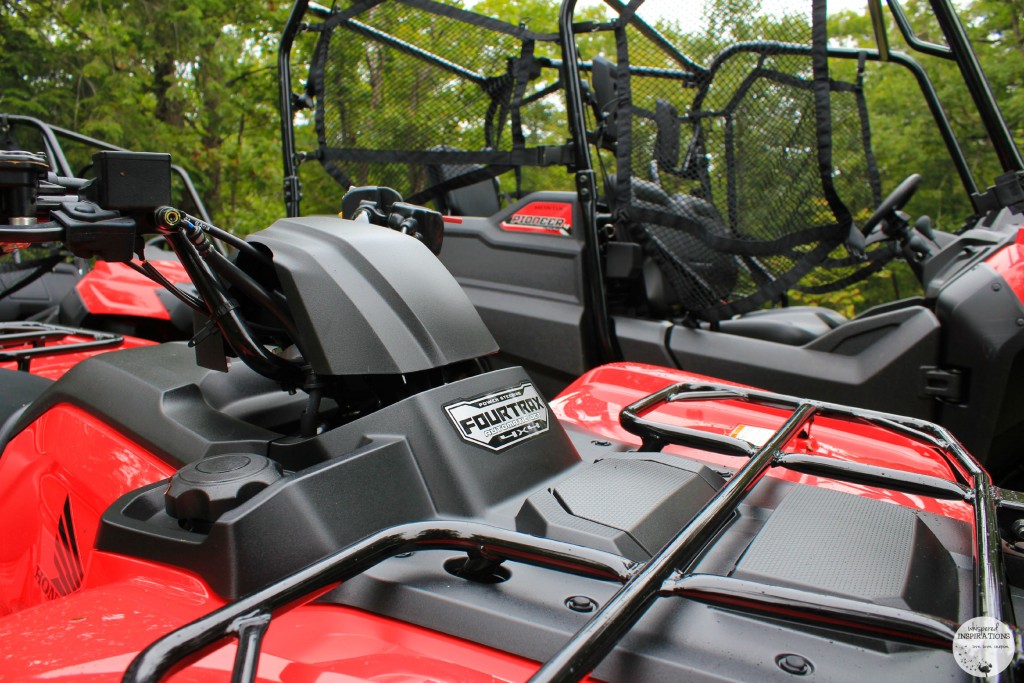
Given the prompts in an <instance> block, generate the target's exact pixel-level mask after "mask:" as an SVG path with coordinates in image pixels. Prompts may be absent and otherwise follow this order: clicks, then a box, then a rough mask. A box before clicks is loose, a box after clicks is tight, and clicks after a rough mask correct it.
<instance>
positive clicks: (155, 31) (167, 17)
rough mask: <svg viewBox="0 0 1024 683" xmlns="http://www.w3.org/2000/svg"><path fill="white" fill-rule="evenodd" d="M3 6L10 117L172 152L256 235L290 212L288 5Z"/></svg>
mask: <svg viewBox="0 0 1024 683" xmlns="http://www.w3.org/2000/svg"><path fill="white" fill-rule="evenodd" d="M3 9H4V11H3V12H2V14H0V44H2V47H3V48H4V49H3V57H2V58H0V78H2V79H3V80H2V82H0V110H2V111H8V112H11V113H18V114H29V115H34V116H38V117H40V118H42V119H43V120H45V121H47V122H50V123H53V124H56V125H60V126H63V127H67V128H70V129H73V130H77V131H80V132H82V133H85V134H87V135H92V136H94V137H98V138H100V139H103V140H106V141H108V142H111V143H113V144H117V145H121V146H124V147H128V148H131V149H139V150H148V151H165V152H170V153H171V154H172V156H173V158H174V161H175V162H176V163H179V164H181V165H182V166H184V167H185V168H186V169H187V170H189V171H190V172H191V174H192V175H193V176H194V180H195V181H196V184H197V186H198V189H199V191H200V194H201V195H202V197H203V198H204V201H205V202H206V203H207V205H208V208H210V210H211V211H212V213H213V217H214V220H215V221H217V222H218V223H221V224H223V225H224V226H225V227H230V228H233V229H236V230H239V231H241V232H247V231H249V230H251V229H254V228H258V227H263V226H264V225H266V224H267V223H268V222H269V221H270V220H271V219H272V218H274V217H276V216H278V215H280V213H281V209H280V206H281V203H280V187H281V186H280V180H279V178H280V172H279V171H278V170H277V169H279V168H280V163H279V161H278V159H279V151H278V150H279V146H278V143H277V139H278V135H277V114H276V110H277V107H276V79H275V76H276V73H275V56H276V54H275V51H276V43H277V37H278V35H279V32H280V26H281V25H282V24H283V22H284V19H285V17H286V12H287V7H286V6H279V5H278V4H276V3H264V4H258V3H249V4H239V3H235V2H230V1H228V0H201V1H192V2H188V1H184V0H148V1H147V2H142V3H140V2H127V1H121V2H117V1H115V2H111V1H109V0H107V1H102V2H101V1H99V0H25V1H20V2H16V3H11V4H8V3H5V4H4V6H3ZM270 169H273V170H272V171H271V170H270Z"/></svg>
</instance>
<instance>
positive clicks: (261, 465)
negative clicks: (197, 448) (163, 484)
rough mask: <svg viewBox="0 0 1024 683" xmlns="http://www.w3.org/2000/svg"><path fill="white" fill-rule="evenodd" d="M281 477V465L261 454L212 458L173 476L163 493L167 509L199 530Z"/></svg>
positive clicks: (199, 461)
mask: <svg viewBox="0 0 1024 683" xmlns="http://www.w3.org/2000/svg"><path fill="white" fill-rule="evenodd" d="M281 476H282V474H281V465H280V464H279V463H276V462H274V461H273V460H271V459H270V458H267V457H265V456H262V455H257V454H255V453H225V454H222V455H213V456H210V457H208V458H203V459H202V460H197V461H196V462H193V463H190V464H188V465H186V466H185V467H182V468H181V469H180V470H178V471H177V472H175V473H174V476H173V477H171V483H170V484H168V486H167V490H166V491H164V507H165V508H166V510H167V514H169V515H170V516H172V517H174V518H175V519H177V520H179V521H180V522H182V524H183V525H186V526H187V527H189V528H194V530H196V531H199V530H202V528H203V527H205V526H208V525H209V524H211V523H212V522H214V521H215V520H216V519H217V518H218V517H220V516H221V515H222V514H224V513H225V512H227V511H228V510H231V509H233V508H235V507H238V506H239V505H241V504H242V503H244V502H245V501H247V500H249V499H250V498H252V497H253V496H255V495H256V494H257V493H259V492H260V491H262V490H263V489H265V488H266V487H268V486H270V485H271V484H273V483H274V482H275V481H277V480H278V479H280V478H281Z"/></svg>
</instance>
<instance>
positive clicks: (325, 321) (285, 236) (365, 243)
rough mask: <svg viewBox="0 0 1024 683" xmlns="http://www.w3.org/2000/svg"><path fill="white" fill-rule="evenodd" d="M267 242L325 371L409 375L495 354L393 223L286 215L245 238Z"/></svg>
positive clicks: (431, 265)
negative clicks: (395, 228)
mask: <svg viewBox="0 0 1024 683" xmlns="http://www.w3.org/2000/svg"><path fill="white" fill-rule="evenodd" d="M249 240H250V241H251V242H254V243H256V244H259V245H263V246H265V247H267V248H268V249H269V250H270V251H271V252H272V253H273V255H274V264H275V266H276V268H277V274H278V277H279V278H280V281H281V285H282V287H283V288H284V292H285V295H286V296H287V298H288V301H289V302H292V303H291V311H292V315H293V316H294V318H295V323H296V326H297V327H298V330H299V335H300V337H301V344H300V346H301V348H302V349H303V351H304V352H305V356H306V360H307V361H308V362H309V363H310V364H311V365H312V367H313V370H314V372H316V373H317V374H321V375H388V374H405V373H411V372H417V371H420V370H428V369H431V368H438V367H444V366H446V365H451V364H453V363H457V362H459V361H464V360H469V359H473V358H479V357H481V356H485V355H488V354H491V353H494V352H496V351H497V350H498V345H497V343H496V342H495V341H494V338H493V337H491V335H490V333H489V332H488V331H487V328H486V327H484V324H483V323H482V322H481V320H480V316H479V315H478V314H477V312H476V311H475V310H474V309H473V306H472V305H471V304H470V302H469V300H468V299H467V298H466V295H465V294H464V293H463V292H462V291H461V290H460V289H459V286H458V284H456V282H455V281H454V280H453V279H452V277H451V275H449V274H448V272H447V271H445V269H444V267H443V266H442V265H441V264H440V263H439V262H438V260H437V258H436V257H435V256H434V255H433V254H432V253H431V252H430V250H429V249H427V248H426V247H425V246H424V245H423V244H421V243H420V242H419V241H418V240H416V239H414V238H412V237H409V236H408V235H402V234H401V233H398V232H395V231H393V230H390V229H388V228H382V227H378V226H374V225H370V224H369V223H363V222H358V221H346V220H342V219H340V218H336V217H330V216H312V217H308V218H289V219H283V220H279V221H277V222H276V223H274V224H273V225H272V226H270V227H269V228H267V229H266V230H263V231H261V232H258V233H256V234H254V235H252V236H250V237H249Z"/></svg>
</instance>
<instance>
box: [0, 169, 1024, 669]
mask: <svg viewBox="0 0 1024 683" xmlns="http://www.w3.org/2000/svg"><path fill="white" fill-rule="evenodd" d="M168 165H169V160H168V158H167V157H166V156H163V155H138V154H116V155H107V156H104V155H103V154H101V155H99V156H98V157H97V163H96V166H97V185H98V187H97V188H96V189H97V190H98V191H99V194H98V195H96V196H98V197H103V198H104V200H103V203H98V202H97V201H95V200H89V199H85V198H78V199H75V200H73V201H66V202H63V203H62V204H61V205H60V206H59V207H57V208H55V209H54V210H53V211H51V216H50V220H49V221H46V222H42V223H37V224H35V225H32V226H5V227H3V229H0V240H2V241H3V242H5V243H12V242H17V243H25V242H43V241H46V242H55V241H56V242H62V243H64V244H65V245H66V246H67V248H68V249H70V250H71V252H72V253H73V254H75V255H76V256H79V257H83V258H97V259H100V260H115V261H117V260H122V259H126V258H130V257H131V254H132V253H133V251H134V250H135V248H136V246H137V244H138V243H139V240H140V239H142V237H143V236H144V235H148V234H158V235H161V236H163V237H164V238H165V239H166V240H167V242H168V243H169V245H170V246H171V247H172V248H173V249H174V251H175V253H176V254H177V256H178V258H179V260H180V261H181V263H182V264H183V266H184V267H185V268H186V269H187V271H188V272H189V274H190V276H191V278H192V282H193V285H194V287H195V294H192V293H190V292H187V291H184V290H181V289H179V288H174V295H175V296H176V297H178V298H179V299H181V300H182V301H184V302H187V305H189V306H190V307H192V308H193V309H194V310H195V311H196V312H197V314H199V315H201V316H202V317H203V319H205V320H206V324H205V326H204V327H203V332H202V333H200V334H199V335H198V336H197V338H196V339H195V340H194V343H193V344H191V345H186V344H184V343H180V342H172V343H166V344H160V345H151V346H147V347H145V348H136V349H130V350H123V351H117V352H112V353H104V354H100V355H97V356H94V357H92V358H89V359H87V360H84V361H82V362H80V363H78V364H77V365H75V366H74V367H73V368H71V369H70V370H69V371H68V372H67V373H66V374H64V375H63V376H62V377H61V378H60V379H58V380H57V381H53V382H51V381H47V380H40V379H39V378H38V377H34V376H33V375H30V374H27V373H24V372H17V371H13V370H5V371H2V372H0V381H2V382H4V389H3V392H2V395H3V396H5V397H6V396H17V397H18V399H19V400H18V403H24V404H26V405H25V407H23V408H19V407H17V406H14V407H13V409H12V407H5V408H4V411H5V413H4V414H3V415H0V424H2V427H0V445H2V454H0V538H3V539H4V542H3V543H2V544H0V644H2V647H0V653H2V655H0V678H2V679H4V680H19V681H20V680H47V681H61V680H67V681H72V680H74V681H81V680H89V681H106V680H111V681H113V680H118V679H120V680H124V681H156V680H160V679H161V678H163V677H165V676H168V675H175V678H176V680H210V681H214V680H217V681H221V680H225V678H227V677H228V675H229V672H230V677H231V679H232V680H237V681H254V680H260V681H294V680H313V679H316V680H327V679H330V680H339V681H340V680H345V681H380V680H390V681H424V680H431V681H450V682H453V683H454V682H456V681H459V682H467V681H470V682H475V681H481V682H482V681H521V680H526V679H529V680H531V681H579V680H583V679H585V678H587V677H588V675H591V674H592V675H593V677H594V678H595V679H599V680H607V681H656V680H693V681H704V680H707V681H710V680H723V679H725V680H778V681H789V680H792V677H795V676H814V677H817V678H818V679H819V680H829V681H845V680H849V681H863V680H864V679H865V678H870V679H872V680H899V681H906V680H920V679H922V678H927V679H928V680H945V679H948V680H966V679H968V678H970V677H972V676H974V677H984V676H991V677H994V679H995V680H1011V679H1012V678H1014V677H1015V676H1016V675H1017V674H1018V673H1019V670H1020V663H1021V661H1022V658H1021V656H1020V640H1019V632H1018V629H1017V626H1016V622H1015V618H1014V613H1015V611H1016V610H1015V603H1016V602H1018V601H1019V596H1020V595H1022V594H1024V593H1022V592H1021V590H1020V587H1022V586H1024V574H1022V568H1024V564H1022V561H1024V554H1022V553H1021V552H1020V551H1019V550H1018V546H1017V544H1018V541H1019V538H1020V536H1021V535H1022V531H1021V530H1022V528H1024V522H1022V521H1021V520H1022V519H1024V498H1021V497H1020V496H1019V494H1016V493H1014V492H1012V491H1008V490H1000V489H996V488H993V486H992V485H991V483H990V480H989V477H988V475H987V474H986V473H985V471H984V470H983V469H982V468H981V467H980V466H979V465H978V464H977V462H976V461H975V460H974V459H973V458H971V456H970V455H969V454H968V453H967V452H966V451H965V450H964V449H963V448H962V447H961V446H960V444H959V443H958V442H957V440H956V439H955V438H953V437H952V435H950V434H949V433H948V432H947V431H945V430H944V429H942V428H940V427H937V426H935V425H933V424H930V423H928V422H925V421H923V420H919V419H915V418H906V417H900V416H896V415H891V414H885V413H880V412H874V411H869V410H864V409H855V408H848V407H843V406H840V405H837V404H832V403H824V402H820V401H813V400H805V399H800V398H794V397H791V396H784V395H780V394H774V393H768V392H762V391H758V390H754V389H750V388H747V387H743V386H739V385H736V384H730V383H723V382H720V381H718V380H714V379H711V378H708V377H702V376H697V375H693V374H689V373H685V372H682V371H680V370H676V369H667V368H658V367H654V366H646V365H638V364H615V365H609V366H604V367H601V368H597V369H595V370H593V371H592V372H589V373H587V374H586V375H584V376H583V377H581V378H580V379H579V380H577V381H576V382H574V383H573V384H572V385H571V386H570V387H569V388H568V389H567V390H566V391H565V392H564V393H563V394H562V395H561V396H560V397H558V398H557V399H556V400H554V401H552V402H551V403H548V401H546V400H545V398H544V397H543V396H542V395H541V394H540V392H539V391H538V389H537V387H536V385H535V383H534V382H533V380H532V379H531V378H530V376H529V375H527V374H526V372H524V371H523V370H522V369H521V368H505V369H499V370H488V367H487V366H488V363H489V359H490V358H491V356H492V354H493V353H494V352H495V351H496V350H497V345H496V343H495V342H494V339H493V338H492V337H491V335H490V333H489V332H488V331H487V329H486V328H485V327H484V325H483V323H482V321H481V319H480V316H479V315H478V313H477V312H476V310H475V308H474V307H473V305H472V304H471V303H470V301H469V299H468V298H467V297H466V295H465V294H464V292H463V290H462V289H461V288H460V287H459V285H458V283H457V282H456V281H455V280H454V278H452V276H451V275H450V274H449V273H448V272H447V271H446V270H445V268H444V267H443V266H442V265H441V264H440V262H439V261H438V260H437V259H436V258H435V256H434V254H433V253H431V251H435V252H436V250H437V248H439V247H440V244H441V238H442V229H443V221H442V218H441V216H440V214H438V213H435V212H433V211H430V210H427V209H424V208H421V207H418V206H415V205H412V204H408V203H405V202H402V201H400V198H399V197H398V196H397V195H396V193H394V192H393V191H390V190H386V189H383V188H362V189H359V190H356V191H353V192H350V193H349V194H348V195H346V198H345V200H344V202H343V204H344V214H345V215H346V216H348V217H349V219H342V218H338V217H334V216H320V217H307V218H291V219H284V220H281V221H278V222H277V223H275V224H274V225H272V226H271V227H269V228H267V229H265V230H263V231H261V232H258V233H256V234H254V235H251V236H250V237H249V238H248V239H247V240H246V241H241V240H238V239H237V238H234V237H232V236H231V235H230V234H229V233H227V232H225V231H223V230H220V229H218V228H216V227H215V226H212V225H210V224H209V223H206V222H204V221H201V220H199V219H196V218H194V217H192V216H190V215H188V214H187V213H185V212H183V211H181V210H178V209H173V208H170V207H168V206H165V205H164V203H165V202H166V201H167V200H168V199H169V193H168V192H167V191H166V190H165V189H164V188H166V187H167V184H168V180H167V178H168ZM139 197H145V198H146V199H145V201H146V202H148V203H149V204H150V206H148V207H146V206H142V205H141V204H142V202H140V201H139V200H138V198H139ZM127 198H130V199H127ZM213 240H227V241H229V243H230V244H231V246H233V247H234V248H235V249H237V255H236V256H235V257H234V258H232V259H229V258H226V257H224V256H223V255H222V254H221V252H220V251H218V250H217V249H214V248H213V247H212V245H211V242H212V241H213ZM1017 607H1019V605H1017ZM978 618H980V619H982V621H980V622H979V621H971V620H974V619H978ZM968 622H970V623H968ZM965 624H966V625H965ZM979 624H980V625H982V626H984V627H985V628H987V629H989V630H985V631H982V630H971V628H972V627H973V626H977V625H979ZM964 634H967V635H964ZM972 634H973V635H972ZM984 634H990V635H991V637H989V636H988V635H984ZM982 638H984V639H985V642H989V641H992V643H994V644H993V645H992V647H990V648H989V649H988V650H981V649H979V648H977V647H974V646H975V645H976V644H977V643H978V642H980V641H981V640H982Z"/></svg>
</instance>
